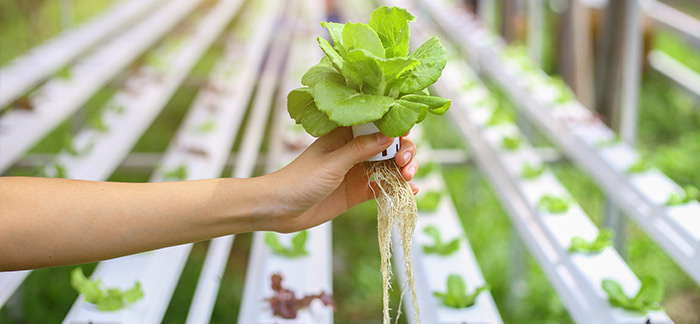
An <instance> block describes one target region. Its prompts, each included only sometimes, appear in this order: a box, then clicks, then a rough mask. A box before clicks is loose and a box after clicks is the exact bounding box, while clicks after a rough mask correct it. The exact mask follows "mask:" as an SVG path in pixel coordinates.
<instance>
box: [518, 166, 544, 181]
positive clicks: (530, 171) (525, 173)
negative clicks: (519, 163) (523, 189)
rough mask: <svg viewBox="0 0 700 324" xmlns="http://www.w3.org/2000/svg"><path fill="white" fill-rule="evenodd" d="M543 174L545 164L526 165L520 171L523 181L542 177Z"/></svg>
mask: <svg viewBox="0 0 700 324" xmlns="http://www.w3.org/2000/svg"><path fill="white" fill-rule="evenodd" d="M542 172H544V164H540V165H532V164H530V163H525V164H524V165H523V167H522V169H521V171H520V176H521V177H522V178H523V179H535V178H537V177H539V176H540V175H542Z"/></svg>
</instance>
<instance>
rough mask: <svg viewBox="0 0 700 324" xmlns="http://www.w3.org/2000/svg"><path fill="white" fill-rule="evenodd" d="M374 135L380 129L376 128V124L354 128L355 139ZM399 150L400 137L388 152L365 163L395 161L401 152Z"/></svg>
mask: <svg viewBox="0 0 700 324" xmlns="http://www.w3.org/2000/svg"><path fill="white" fill-rule="evenodd" d="M374 133H379V128H377V126H374V123H366V124H362V125H357V126H352V136H353V137H358V136H362V135H369V134H374ZM399 148H401V144H400V139H399V138H398V137H394V142H393V143H391V146H389V147H388V148H387V149H386V150H384V151H382V152H381V153H379V154H377V155H375V156H373V157H371V158H369V159H367V160H365V161H383V160H389V159H393V158H394V157H395V156H396V153H397V152H398V151H399Z"/></svg>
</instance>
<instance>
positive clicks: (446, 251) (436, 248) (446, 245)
mask: <svg viewBox="0 0 700 324" xmlns="http://www.w3.org/2000/svg"><path fill="white" fill-rule="evenodd" d="M423 233H425V234H426V235H428V236H430V237H431V238H432V239H433V241H434V243H433V245H423V252H425V253H426V254H440V255H450V254H452V253H454V252H455V251H457V250H459V238H456V239H453V240H451V241H449V242H443V241H442V235H440V230H439V229H438V228H437V227H435V226H433V225H430V226H427V227H425V228H424V229H423Z"/></svg>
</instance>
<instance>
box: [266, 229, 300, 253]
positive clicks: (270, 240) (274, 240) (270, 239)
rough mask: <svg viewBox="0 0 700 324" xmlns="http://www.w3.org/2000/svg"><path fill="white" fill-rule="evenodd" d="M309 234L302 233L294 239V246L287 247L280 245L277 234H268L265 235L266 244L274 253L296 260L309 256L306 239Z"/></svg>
mask: <svg viewBox="0 0 700 324" xmlns="http://www.w3.org/2000/svg"><path fill="white" fill-rule="evenodd" d="M307 236H308V233H307V232H306V231H301V232H299V233H297V234H296V235H294V237H292V246H290V247H286V246H284V245H282V243H280V241H279V238H278V237H277V234H275V233H272V232H267V233H266V234H265V243H266V244H267V246H268V247H270V250H272V253H274V254H277V255H281V256H285V257H288V258H296V257H300V256H304V255H307V254H309V252H307V251H306V238H307Z"/></svg>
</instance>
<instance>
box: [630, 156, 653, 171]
mask: <svg viewBox="0 0 700 324" xmlns="http://www.w3.org/2000/svg"><path fill="white" fill-rule="evenodd" d="M651 167H652V165H651V163H650V162H649V161H648V160H647V159H645V158H640V159H639V160H637V162H634V164H632V165H630V166H629V167H628V168H627V173H629V174H636V173H642V172H645V171H647V170H649V169H651Z"/></svg>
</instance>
